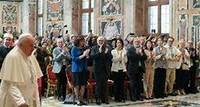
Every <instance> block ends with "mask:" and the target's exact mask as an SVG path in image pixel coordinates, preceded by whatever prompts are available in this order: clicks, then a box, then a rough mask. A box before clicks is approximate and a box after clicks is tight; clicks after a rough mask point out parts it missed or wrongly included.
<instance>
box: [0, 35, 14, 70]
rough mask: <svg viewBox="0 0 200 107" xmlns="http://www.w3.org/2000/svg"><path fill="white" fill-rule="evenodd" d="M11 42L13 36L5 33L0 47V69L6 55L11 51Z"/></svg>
mask: <svg viewBox="0 0 200 107" xmlns="http://www.w3.org/2000/svg"><path fill="white" fill-rule="evenodd" d="M12 41H13V35H12V34H10V33H5V34H4V40H3V45H1V46H0V69H1V66H2V63H3V61H4V59H5V57H6V55H7V54H8V52H9V51H10V50H11V49H12Z"/></svg>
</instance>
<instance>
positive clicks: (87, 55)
mask: <svg viewBox="0 0 200 107" xmlns="http://www.w3.org/2000/svg"><path fill="white" fill-rule="evenodd" d="M89 53H90V49H86V50H85V51H84V52H83V54H84V56H86V57H87V58H88V57H89Z"/></svg>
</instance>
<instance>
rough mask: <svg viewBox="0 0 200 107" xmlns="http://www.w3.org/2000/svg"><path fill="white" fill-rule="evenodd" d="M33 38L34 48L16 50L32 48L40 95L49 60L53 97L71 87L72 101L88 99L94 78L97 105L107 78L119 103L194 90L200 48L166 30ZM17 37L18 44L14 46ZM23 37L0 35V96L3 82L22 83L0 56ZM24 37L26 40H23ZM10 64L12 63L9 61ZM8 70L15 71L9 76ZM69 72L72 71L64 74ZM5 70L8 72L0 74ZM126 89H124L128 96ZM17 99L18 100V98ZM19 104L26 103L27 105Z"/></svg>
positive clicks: (106, 91)
mask: <svg viewBox="0 0 200 107" xmlns="http://www.w3.org/2000/svg"><path fill="white" fill-rule="evenodd" d="M29 36H30V35H29ZM25 37H26V36H25ZM33 37H34V39H35V40H34V44H35V45H34V46H32V47H34V48H35V49H34V50H30V47H29V48H27V47H26V48H21V49H24V51H25V52H26V51H28V50H29V52H30V53H29V54H28V55H27V56H32V55H31V53H33V55H34V56H35V57H36V59H37V61H38V63H39V66H40V68H41V72H42V73H43V76H42V77H41V78H40V80H41V82H38V83H39V86H38V87H39V92H40V93H39V95H40V96H45V92H46V88H47V79H48V77H47V71H46V69H47V66H49V65H52V72H53V73H55V75H56V78H57V91H56V92H57V93H56V96H57V98H58V100H59V101H64V100H65V99H66V95H67V93H68V92H67V91H66V90H67V89H68V88H72V90H73V93H74V94H75V99H76V100H75V101H76V103H77V105H86V104H87V102H86V101H85V97H87V94H85V93H87V90H86V89H87V85H88V80H89V79H94V80H95V99H96V104H97V105H101V104H102V103H105V104H109V96H110V94H109V93H110V92H109V87H108V81H112V84H113V85H112V89H113V93H112V94H113V96H114V101H116V102H122V103H124V102H125V101H126V100H129V99H130V100H131V101H138V100H140V101H142V100H144V99H146V100H148V99H153V98H165V97H167V96H171V95H185V94H189V93H197V92H198V91H197V85H196V84H195V82H196V74H197V71H198V70H197V69H198V67H199V63H198V62H199V51H198V48H196V47H194V44H193V42H191V41H185V40H184V39H182V40H179V41H177V44H178V45H177V46H175V44H174V42H175V40H174V38H173V37H171V36H166V35H165V36H162V35H161V36H148V37H133V38H131V39H128V40H127V39H123V38H120V37H116V38H113V39H112V40H106V39H105V37H103V36H94V35H92V34H89V35H88V36H78V35H61V36H57V37H54V36H53V37H52V36H44V37H38V36H33ZM28 40H32V39H30V38H29V39H28ZM21 42H22V44H23V45H21V44H20V45H19V43H21ZM23 42H24V39H23V38H19V39H16V40H14V39H13V36H12V34H10V33H6V34H4V38H3V42H2V44H1V46H0V67H1V75H0V79H1V80H2V82H1V91H0V95H1V93H3V91H2V90H3V88H2V86H4V85H5V84H14V85H11V86H13V87H14V88H16V87H17V88H19V87H20V86H21V84H18V82H19V83H20V82H22V83H23V82H24V80H25V79H26V78H25V79H24V80H21V79H20V78H18V77H17V78H14V77H16V76H18V75H17V74H16V75H14V74H15V73H17V72H18V71H17V70H14V68H13V69H8V70H7V68H5V67H8V65H7V63H8V62H6V59H5V58H7V59H9V57H12V55H9V54H8V53H9V52H10V51H11V52H10V53H12V51H14V50H15V51H16V50H17V49H16V47H23V46H24V43H23ZM28 42H29V43H30V41H28ZM28 42H27V41H26V40H25V43H27V45H28V44H29V43H28ZM32 42H33V40H32ZM30 45H33V44H30ZM24 47H25V46H24ZM22 57H23V56H22ZM19 60H20V59H19ZM24 61H25V64H28V63H29V60H26V59H25V60H24ZM2 64H3V65H2ZM36 65H37V64H35V65H34V66H35V67H33V68H35V70H36V69H38V68H37V66H36ZM11 66H13V67H15V66H16V65H15V64H14V65H12V64H11ZM27 66H30V65H29V64H28V65H27ZM19 67H22V66H19ZM11 68H12V67H11ZM5 69H6V70H5ZM9 70H14V71H16V72H14V71H9ZM18 70H22V69H18ZM4 72H8V74H7V73H4ZM11 72H14V74H13V75H12V76H11ZM38 72H39V71H38ZM9 73H10V74H9ZM69 73H70V74H71V75H68V74H69ZM6 74H7V75H10V76H8V77H4V75H6ZM66 74H67V75H66ZM19 76H20V74H19ZM40 76H41V74H40V75H39V74H38V76H37V77H40ZM31 78H32V77H31ZM125 81H128V84H129V85H128V87H125ZM30 82H31V81H30ZM15 83H16V84H15ZM27 84H28V82H27ZM5 86H8V85H5ZM5 86H4V88H5ZM32 87H33V86H32ZM23 88H26V87H23ZM125 88H127V89H125ZM19 89H21V88H19ZM19 89H18V90H19ZM126 90H129V95H127V92H126ZM4 91H5V89H4ZM21 94H22V96H23V95H24V94H23V93H21ZM21 94H20V95H21ZM85 95H86V96H85ZM128 96H130V98H128ZM18 100H21V101H22V100H23V98H22V99H18ZM26 101H27V100H26V99H25V100H24V103H17V104H18V105H19V104H27V102H26ZM0 102H1V100H0ZM16 102H17V101H16ZM22 102H23V101H22ZM2 104H4V103H2ZM6 104H7V103H6ZM29 104H31V103H30V102H29ZM0 107H1V106H0ZM3 107H4V106H3ZM21 107H26V105H25V106H21Z"/></svg>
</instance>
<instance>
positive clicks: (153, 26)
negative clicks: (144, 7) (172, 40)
mask: <svg viewBox="0 0 200 107" xmlns="http://www.w3.org/2000/svg"><path fill="white" fill-rule="evenodd" d="M148 10H149V12H148V13H149V15H148V16H149V32H151V31H152V30H155V31H156V32H157V31H158V29H157V28H158V6H151V7H149V9H148Z"/></svg>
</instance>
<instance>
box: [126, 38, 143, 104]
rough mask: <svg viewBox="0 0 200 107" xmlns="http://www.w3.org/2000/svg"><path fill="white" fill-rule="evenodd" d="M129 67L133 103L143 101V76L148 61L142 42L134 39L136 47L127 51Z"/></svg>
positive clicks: (131, 47)
mask: <svg viewBox="0 0 200 107" xmlns="http://www.w3.org/2000/svg"><path fill="white" fill-rule="evenodd" d="M127 57H128V65H127V71H128V76H129V79H130V86H131V93H132V95H131V96H132V99H131V100H132V101H136V100H143V98H142V96H141V93H142V92H143V82H142V79H143V74H144V72H145V64H144V61H145V60H146V59H147V56H146V54H145V53H144V51H143V49H142V47H140V42H139V40H138V39H137V38H135V39H134V45H133V46H130V47H129V48H128V50H127Z"/></svg>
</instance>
